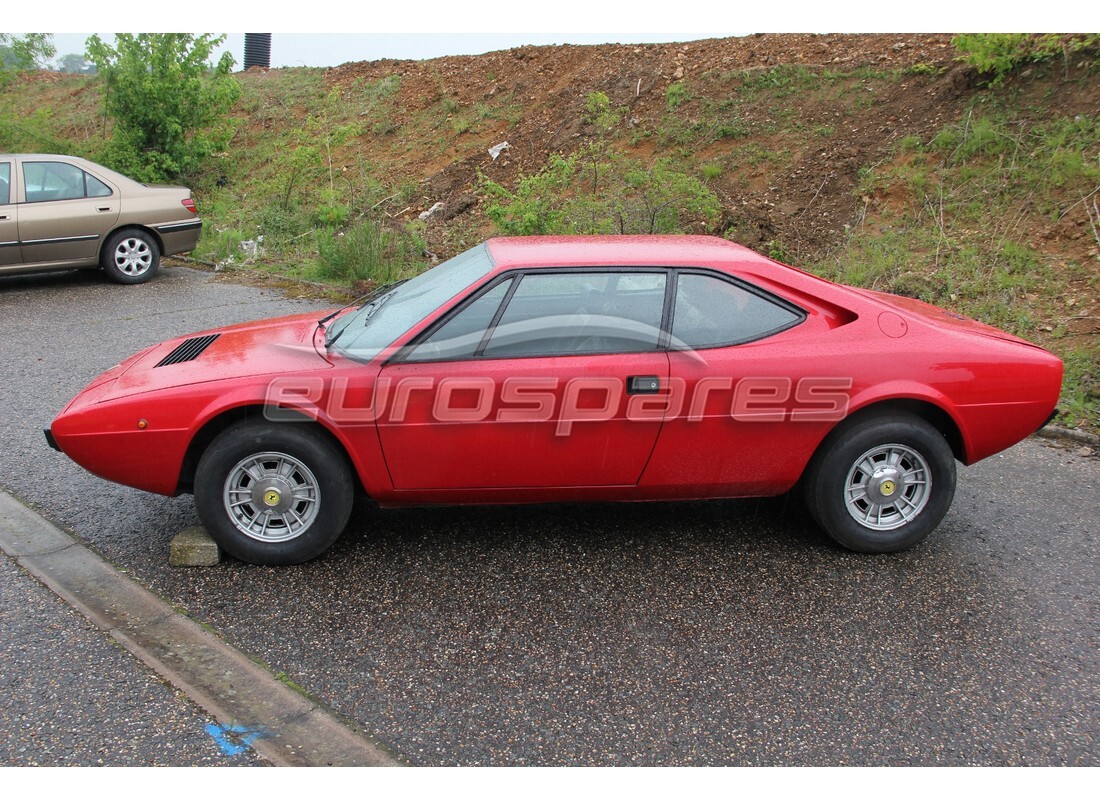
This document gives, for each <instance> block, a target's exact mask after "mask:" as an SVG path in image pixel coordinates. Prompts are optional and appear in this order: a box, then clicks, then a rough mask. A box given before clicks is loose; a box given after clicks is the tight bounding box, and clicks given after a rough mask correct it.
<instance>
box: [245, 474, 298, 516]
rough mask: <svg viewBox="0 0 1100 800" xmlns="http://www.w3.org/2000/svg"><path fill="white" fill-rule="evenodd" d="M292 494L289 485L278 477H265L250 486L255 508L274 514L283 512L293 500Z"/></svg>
mask: <svg viewBox="0 0 1100 800" xmlns="http://www.w3.org/2000/svg"><path fill="white" fill-rule="evenodd" d="M293 496H294V493H293V490H292V489H291V487H290V486H288V485H287V483H286V481H283V480H280V479H279V478H267V479H265V480H262V481H258V482H257V483H256V485H255V486H253V487H252V502H253V503H255V504H256V508H258V509H260V510H261V511H270V512H272V513H274V514H282V513H283V512H285V511H286V510H287V509H288V508H289V507H290V505H291V503H292V502H293Z"/></svg>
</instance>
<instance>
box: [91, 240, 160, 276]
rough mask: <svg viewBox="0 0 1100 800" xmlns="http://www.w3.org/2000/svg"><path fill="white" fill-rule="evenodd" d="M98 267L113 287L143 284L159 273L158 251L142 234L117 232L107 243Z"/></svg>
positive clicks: (153, 243)
mask: <svg viewBox="0 0 1100 800" xmlns="http://www.w3.org/2000/svg"><path fill="white" fill-rule="evenodd" d="M101 266H102V267H103V271H104V272H106V273H107V277H109V278H110V279H111V280H113V281H115V282H116V283H144V282H145V281H147V280H149V279H150V278H152V277H153V276H154V275H156V274H157V270H158V269H160V247H158V246H157V242H156V239H154V238H153V237H152V236H150V235H149V234H148V233H146V232H145V231H141V230H137V229H132V230H124V231H119V232H118V233H115V234H113V235H112V236H111V237H110V238H109V239H108V240H107V244H106V245H105V246H104V248H103V255H102V258H101Z"/></svg>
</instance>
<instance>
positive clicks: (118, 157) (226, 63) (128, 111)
mask: <svg viewBox="0 0 1100 800" xmlns="http://www.w3.org/2000/svg"><path fill="white" fill-rule="evenodd" d="M224 40H225V36H213V35H212V34H201V35H199V36H192V35H191V34H186V33H140V34H130V33H119V34H116V35H115V44H114V46H113V47H112V46H111V45H108V44H107V43H105V42H104V41H103V40H102V39H100V38H99V36H95V35H93V36H91V37H90V38H89V39H88V56H89V58H90V59H91V61H92V63H93V64H94V65H95V67H96V70H97V72H98V74H99V75H100V76H102V78H103V80H104V82H105V83H106V92H105V96H106V110H107V114H108V116H110V117H111V118H112V119H114V121H115V128H114V131H113V134H112V137H111V143H110V145H109V147H108V152H107V154H106V155H105V157H104V160H105V161H108V162H109V163H110V165H111V166H113V167H115V168H116V169H118V170H119V171H121V172H125V173H127V174H129V175H131V176H133V177H135V178H138V179H140V180H146V181H156V180H163V179H165V178H177V177H179V176H181V175H188V174H193V173H194V172H195V171H196V170H198V169H199V167H200V166H201V165H202V162H203V161H204V160H205V159H206V158H207V157H208V156H209V155H210V154H211V153H214V152H216V151H217V150H218V149H220V148H222V147H224V146H225V144H226V143H227V142H228V139H229V134H230V131H229V128H228V126H227V125H226V122H225V119H226V114H227V112H228V111H229V110H230V109H231V108H232V107H233V104H234V103H235V102H236V101H237V98H238V97H239V96H240V92H241V89H240V85H239V84H238V83H237V81H236V79H235V78H234V77H233V76H232V75H231V74H230V73H231V71H232V69H233V64H234V61H233V56H232V55H230V54H229V53H225V54H223V55H222V57H221V59H219V61H218V63H217V65H216V66H211V65H210V64H209V63H208V59H209V58H210V55H211V53H212V52H213V50H214V48H215V47H217V46H218V45H219V44H221V43H222V42H223V41H224Z"/></svg>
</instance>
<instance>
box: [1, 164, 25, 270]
mask: <svg viewBox="0 0 1100 800" xmlns="http://www.w3.org/2000/svg"><path fill="white" fill-rule="evenodd" d="M12 166H13V165H12V162H11V161H0V269H3V268H4V267H5V266H10V265H12V264H18V263H19V262H20V261H21V257H20V254H19V217H18V215H17V211H18V208H19V207H18V206H17V205H16V204H15V185H14V183H13V182H12V177H13V176H14V174H15V173H14V170H13V169H12Z"/></svg>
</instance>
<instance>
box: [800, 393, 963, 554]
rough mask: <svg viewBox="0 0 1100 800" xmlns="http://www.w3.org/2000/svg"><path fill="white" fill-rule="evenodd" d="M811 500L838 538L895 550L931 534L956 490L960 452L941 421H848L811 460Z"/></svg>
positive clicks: (902, 417)
mask: <svg viewBox="0 0 1100 800" xmlns="http://www.w3.org/2000/svg"><path fill="white" fill-rule="evenodd" d="M805 494H806V502H807V506H808V507H809V510H810V513H811V514H812V515H813V517H814V519H815V520H817V522H818V524H819V525H821V527H822V528H824V529H825V531H826V533H828V534H829V536H831V537H832V538H833V539H834V540H835V541H837V542H838V543H839V544H842V545H844V546H845V547H847V548H848V549H850V550H855V551H857V552H860V553H891V552H895V551H897V550H904V549H905V548H907V547H912V546H913V545H915V544H917V543H918V542H920V541H922V540H924V539H925V538H926V537H927V536H928V534H930V533H931V532H932V531H933V530H935V529H936V527H937V526H938V525H939V524H940V522H941V521H942V520H943V517H944V515H945V514H947V510H948V508H950V506H951V501H952V499H954V496H955V457H954V454H953V453H952V452H951V447H950V445H948V443H947V440H946V439H945V438H944V436H943V434H941V433H940V432H939V431H938V430H936V428H934V427H933V426H932V425H931V424H929V423H928V422H926V421H925V420H923V419H921V418H919V417H915V416H911V415H908V414H889V415H876V416H871V417H867V418H863V419H857V420H852V421H848V422H845V423H841V425H840V426H839V427H838V428H837V429H836V430H834V431H833V432H832V433H830V434H829V436H828V437H826V439H825V441H824V442H823V443H822V445H821V447H820V448H819V450H818V452H817V454H816V455H815V456H814V459H813V461H812V462H811V464H810V468H809V470H808V473H807V476H806V481H805Z"/></svg>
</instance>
